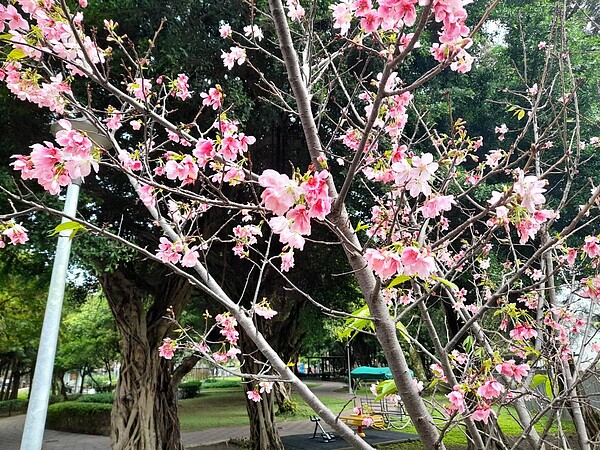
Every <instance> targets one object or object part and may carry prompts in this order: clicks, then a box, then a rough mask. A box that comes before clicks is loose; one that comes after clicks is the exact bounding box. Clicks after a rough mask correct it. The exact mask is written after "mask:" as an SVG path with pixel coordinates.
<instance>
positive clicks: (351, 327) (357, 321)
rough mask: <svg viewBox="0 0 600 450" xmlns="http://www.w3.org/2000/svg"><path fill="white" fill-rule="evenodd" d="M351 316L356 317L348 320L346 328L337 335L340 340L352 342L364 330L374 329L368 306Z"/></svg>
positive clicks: (345, 324)
mask: <svg viewBox="0 0 600 450" xmlns="http://www.w3.org/2000/svg"><path fill="white" fill-rule="evenodd" d="M351 314H352V315H353V316H355V317H351V318H349V319H346V321H345V323H344V328H343V329H342V330H341V331H338V333H337V334H338V338H339V339H340V340H344V339H349V340H350V339H352V338H354V336H356V335H357V334H358V333H359V332H360V331H362V330H366V329H367V328H368V329H373V321H372V320H370V317H371V312H370V311H369V307H368V306H367V305H364V306H362V307H361V308H359V309H357V310H356V311H354V312H352V313H351Z"/></svg>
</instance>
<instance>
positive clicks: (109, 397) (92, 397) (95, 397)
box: [77, 392, 114, 405]
mask: <svg viewBox="0 0 600 450" xmlns="http://www.w3.org/2000/svg"><path fill="white" fill-rule="evenodd" d="M113 398H114V394H113V393H112V392H102V393H100V394H87V395H82V396H81V397H79V398H78V399H77V401H78V402H80V403H109V404H111V405H112V402H113Z"/></svg>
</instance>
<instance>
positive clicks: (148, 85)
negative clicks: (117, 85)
mask: <svg viewBox="0 0 600 450" xmlns="http://www.w3.org/2000/svg"><path fill="white" fill-rule="evenodd" d="M127 90H128V91H129V92H130V93H132V94H133V96H134V97H135V98H137V99H139V100H144V99H146V98H147V97H148V96H149V95H150V92H151V90H152V82H151V81H150V80H146V79H143V78H136V79H135V80H134V81H133V82H132V83H129V84H128V85H127Z"/></svg>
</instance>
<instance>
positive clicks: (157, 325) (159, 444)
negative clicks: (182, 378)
mask: <svg viewBox="0 0 600 450" xmlns="http://www.w3.org/2000/svg"><path fill="white" fill-rule="evenodd" d="M169 283H170V284H171V285H172V286H167V287H168V288H170V291H169V289H167V288H163V289H162V291H163V292H162V293H161V295H163V296H166V298H163V299H160V298H154V303H153V306H151V307H150V308H149V309H148V311H146V310H145V308H144V304H145V303H146V304H147V303H148V302H147V300H148V299H144V298H142V297H141V295H140V293H139V289H137V287H136V285H135V284H134V282H133V281H132V280H130V279H129V278H128V277H126V276H124V275H123V274H122V273H120V272H115V273H112V274H109V275H105V277H103V279H102V285H103V288H104V292H105V294H106V297H107V299H108V301H109V305H110V307H111V310H112V312H113V315H114V317H115V319H116V324H117V329H118V331H119V333H120V336H121V342H120V346H121V358H122V359H121V371H120V376H119V380H118V383H117V387H116V390H115V399H114V403H113V409H112V414H111V419H112V427H111V448H112V450H149V449H152V450H183V448H184V447H183V444H182V442H181V435H180V430H179V418H178V416H177V398H176V395H175V390H174V389H173V388H172V387H171V375H172V365H171V361H168V360H165V359H163V358H160V356H159V353H158V347H159V346H160V345H161V343H162V339H163V338H164V337H166V335H167V334H168V332H169V330H170V329H171V327H172V325H171V324H170V322H168V321H167V320H166V319H164V317H163V316H164V315H165V314H166V308H167V307H168V306H169V305H170V304H172V305H173V310H174V311H176V312H177V311H180V310H181V308H182V307H183V304H185V303H186V302H187V300H186V298H187V299H189V294H190V292H191V291H190V288H189V283H185V282H177V281H168V282H165V285H167V284H169ZM144 300H146V301H144ZM160 304H163V305H166V306H165V307H164V308H162V307H160ZM161 310H162V312H161Z"/></svg>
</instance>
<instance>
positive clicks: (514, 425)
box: [179, 380, 574, 450]
mask: <svg viewBox="0 0 600 450" xmlns="http://www.w3.org/2000/svg"><path fill="white" fill-rule="evenodd" d="M229 382H231V380H230V381H229ZM236 383H237V384H236V386H238V387H239V380H236ZM205 389H206V387H205ZM320 400H321V401H322V402H323V403H324V404H325V405H326V406H327V407H328V408H330V409H331V410H332V411H333V412H334V413H335V414H338V413H340V412H341V411H342V408H344V411H348V410H349V409H350V408H352V407H353V405H352V403H350V404H346V403H347V402H346V400H344V399H340V398H333V397H321V398H320ZM294 401H295V402H296V403H297V404H298V410H297V411H296V413H295V414H283V415H278V416H277V420H278V421H288V420H308V419H309V417H310V416H312V415H314V414H315V413H314V412H313V410H312V409H311V408H310V407H309V406H308V405H307V404H306V403H305V402H304V401H303V400H302V399H301V398H300V397H299V396H298V395H294ZM513 413H514V411H513V410H512V409H510V408H504V409H502V410H501V412H500V413H499V418H498V422H499V424H500V427H501V428H502V430H503V431H504V433H505V434H506V435H507V437H516V436H519V435H520V434H521V428H520V427H519V425H518V422H517V421H516V420H515V419H514V418H513V417H512V416H511V414H513ZM179 419H180V422H181V430H182V431H184V432H185V431H198V430H203V429H206V428H214V427H228V426H231V427H233V426H241V425H248V423H249V422H248V416H247V413H246V403H245V398H244V393H243V391H242V389H239V390H232V391H228V390H224V391H222V392H218V391H217V392H201V394H200V396H199V397H198V398H193V399H187V400H181V401H180V402H179ZM443 420H445V419H443V418H441V417H440V423H442V421H443ZM545 425H546V420H545V419H543V420H541V421H540V422H539V423H538V424H537V425H536V429H537V430H538V431H540V432H542V431H543V429H544V427H545ZM563 430H564V431H565V432H567V433H569V434H570V433H573V432H574V427H573V424H572V423H571V422H569V421H565V422H563ZM403 431H404V432H406V433H416V431H415V429H414V427H413V426H412V425H409V426H407V427H406V428H405V429H404V430H403ZM556 432H557V428H556V425H554V426H553V427H552V428H551V433H556ZM444 442H445V444H446V446H447V447H448V449H449V450H461V449H465V448H466V445H467V438H466V436H465V434H464V432H463V431H462V430H461V429H459V428H454V429H453V430H451V431H449V432H448V434H447V435H446V437H445V438H444ZM383 448H385V449H386V450H425V449H424V448H423V446H422V444H421V443H420V442H407V443H402V444H394V445H390V446H386V447H383Z"/></svg>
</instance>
